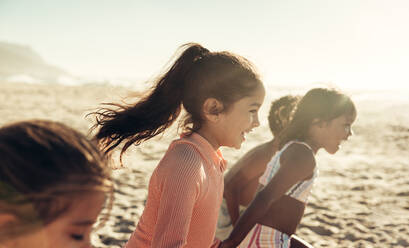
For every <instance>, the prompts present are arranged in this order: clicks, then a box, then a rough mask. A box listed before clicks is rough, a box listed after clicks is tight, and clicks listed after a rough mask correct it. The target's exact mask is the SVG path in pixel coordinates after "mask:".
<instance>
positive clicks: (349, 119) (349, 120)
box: [333, 113, 356, 123]
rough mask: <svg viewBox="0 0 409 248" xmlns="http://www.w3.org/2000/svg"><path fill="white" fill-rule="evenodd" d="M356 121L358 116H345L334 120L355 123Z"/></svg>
mask: <svg viewBox="0 0 409 248" xmlns="http://www.w3.org/2000/svg"><path fill="white" fill-rule="evenodd" d="M355 119H356V114H355V113H354V114H344V115H341V116H338V117H337V118H335V119H333V121H334V122H342V123H353V122H354V121H355Z"/></svg>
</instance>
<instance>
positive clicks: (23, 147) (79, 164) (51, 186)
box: [0, 120, 112, 241]
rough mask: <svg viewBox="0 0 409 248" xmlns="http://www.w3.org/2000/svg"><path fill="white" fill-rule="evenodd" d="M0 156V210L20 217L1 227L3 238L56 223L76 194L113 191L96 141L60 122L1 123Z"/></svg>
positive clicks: (105, 163)
mask: <svg viewBox="0 0 409 248" xmlns="http://www.w3.org/2000/svg"><path fill="white" fill-rule="evenodd" d="M0 158H1V159H0V212H3V213H8V214H12V215H13V216H14V217H16V221H15V222H13V223H10V224H9V225H7V228H6V227H5V228H2V230H0V241H1V239H4V238H10V237H13V236H16V235H20V234H22V233H26V232H27V231H28V230H30V229H32V228H36V227H38V226H44V225H47V224H48V223H50V222H52V221H53V220H55V219H56V218H57V217H59V216H60V215H61V214H63V213H64V212H65V211H67V209H69V207H70V206H71V202H72V201H71V200H69V199H70V197H72V196H73V195H75V194H83V193H84V191H90V192H94V191H102V192H105V193H107V194H108V193H112V182H111V176H110V170H109V168H108V166H107V162H106V158H105V156H104V154H102V153H101V152H100V151H99V149H98V147H97V144H96V143H94V141H90V140H88V139H87V138H86V137H85V136H84V135H83V134H81V133H79V132H77V131H76V130H74V129H72V128H70V127H68V126H66V125H64V124H61V123H58V122H53V121H45V120H32V121H23V122H16V123H12V124H9V125H7V126H4V127H2V128H0ZM68 195H69V196H70V197H67V196H68ZM63 196H66V197H65V198H64V197H63ZM111 197H112V194H111ZM110 200H111V201H112V198H110ZM108 203H110V202H108Z"/></svg>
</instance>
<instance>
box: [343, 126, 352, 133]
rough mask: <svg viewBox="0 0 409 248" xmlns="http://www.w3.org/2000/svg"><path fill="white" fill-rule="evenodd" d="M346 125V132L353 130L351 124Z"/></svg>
mask: <svg viewBox="0 0 409 248" xmlns="http://www.w3.org/2000/svg"><path fill="white" fill-rule="evenodd" d="M344 126H345V127H344V130H345V132H347V133H349V132H350V131H351V124H346V125H344Z"/></svg>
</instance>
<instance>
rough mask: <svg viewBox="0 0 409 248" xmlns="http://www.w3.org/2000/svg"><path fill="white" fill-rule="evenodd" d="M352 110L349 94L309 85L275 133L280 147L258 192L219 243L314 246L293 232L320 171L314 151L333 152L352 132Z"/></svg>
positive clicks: (354, 115)
mask: <svg viewBox="0 0 409 248" xmlns="http://www.w3.org/2000/svg"><path fill="white" fill-rule="evenodd" d="M356 115H357V112H356V109H355V105H354V103H353V102H352V100H351V99H350V98H349V97H348V96H346V95H344V94H342V93H340V92H338V91H336V90H333V89H325V88H315V89H312V90H310V91H308V92H307V93H306V94H305V96H304V97H303V98H302V99H301V100H300V101H299V102H298V103H297V105H296V107H295V112H294V114H293V117H292V119H291V121H290V123H289V124H288V125H287V126H286V127H285V128H284V130H283V131H282V132H281V133H280V134H279V136H278V147H279V151H278V152H277V153H276V154H275V155H274V156H273V157H272V158H271V160H270V162H269V163H268V164H267V167H266V170H265V171H264V174H263V175H262V176H261V177H260V179H259V183H260V187H259V188H260V190H259V192H258V193H257V195H256V196H255V198H254V200H253V201H252V202H251V204H250V206H249V207H248V208H247V209H246V211H245V212H244V213H243V214H242V215H241V217H240V218H239V220H238V221H237V223H236V225H235V227H234V229H233V231H232V232H231V233H230V236H229V237H228V238H227V239H226V240H225V241H223V243H222V245H221V246H220V247H222V248H226V247H242V248H243V247H245V248H252V247H280V248H289V247H312V246H311V245H309V244H308V243H306V242H305V241H303V240H302V239H300V238H298V237H297V236H295V235H293V234H294V233H295V231H296V228H297V226H298V224H299V223H300V222H301V218H302V216H303V214H304V209H305V206H306V204H307V200H308V196H309V194H310V191H311V188H312V186H313V183H314V180H315V178H316V177H317V175H318V168H317V167H316V164H315V154H316V153H317V151H318V150H319V149H321V148H324V149H325V150H326V151H327V152H328V153H330V154H334V153H336V152H337V151H338V150H339V148H340V145H341V143H342V142H343V141H346V140H347V139H348V138H349V136H350V135H352V131H351V125H352V123H353V122H354V121H355V118H356Z"/></svg>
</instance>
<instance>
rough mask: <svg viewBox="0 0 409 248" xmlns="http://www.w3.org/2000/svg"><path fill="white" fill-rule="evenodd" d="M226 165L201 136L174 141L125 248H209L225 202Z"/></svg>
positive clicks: (156, 172) (212, 244)
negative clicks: (222, 204) (224, 181)
mask: <svg viewBox="0 0 409 248" xmlns="http://www.w3.org/2000/svg"><path fill="white" fill-rule="evenodd" d="M225 168H226V163H225V160H224V159H223V157H222V155H221V153H220V151H219V150H217V151H215V150H214V148H213V147H212V145H211V144H210V143H209V142H208V141H207V140H206V139H204V138H203V137H202V136H200V135H199V134H197V133H192V134H190V135H188V136H182V138H181V139H178V140H175V141H173V142H172V143H171V144H170V146H169V148H168V150H167V152H166V154H165V156H164V157H163V158H162V160H161V161H160V162H159V164H158V166H157V167H156V168H155V170H154V172H153V173H152V176H151V179H150V182H149V188H148V198H147V202H146V206H145V209H144V211H143V214H142V216H141V218H140V220H139V222H138V225H137V227H136V230H135V231H134V233H133V234H132V236H131V238H130V240H129V241H128V243H127V244H126V246H125V248H145V247H152V248H178V247H184V248H188V247H192V248H193V247H194V248H202V247H203V248H209V247H213V246H216V243H215V241H214V236H215V231H216V223H217V218H218V213H219V208H220V205H221V203H222V199H223V188H224V184H223V172H224V170H225Z"/></svg>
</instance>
